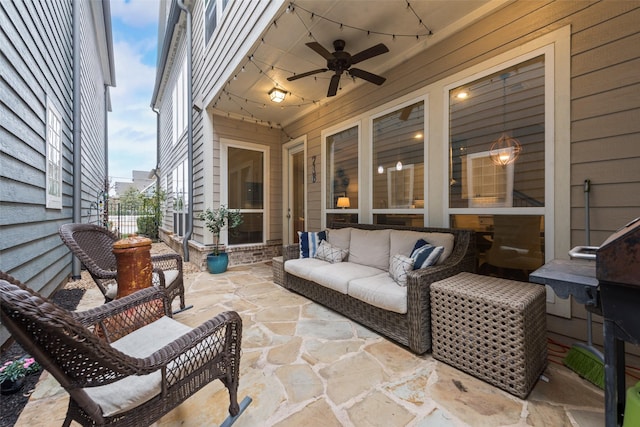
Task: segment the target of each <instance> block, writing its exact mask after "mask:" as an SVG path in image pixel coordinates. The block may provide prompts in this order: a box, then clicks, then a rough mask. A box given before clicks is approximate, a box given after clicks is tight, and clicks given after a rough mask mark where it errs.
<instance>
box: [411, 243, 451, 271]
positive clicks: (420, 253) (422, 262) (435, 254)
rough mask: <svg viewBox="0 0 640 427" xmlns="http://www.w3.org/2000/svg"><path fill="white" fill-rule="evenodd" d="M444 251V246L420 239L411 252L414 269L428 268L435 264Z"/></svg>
mask: <svg viewBox="0 0 640 427" xmlns="http://www.w3.org/2000/svg"><path fill="white" fill-rule="evenodd" d="M443 252H444V247H443V246H433V245H430V244H429V243H427V242H426V241H425V240H424V239H420V240H418V241H417V242H416V245H415V247H414V248H413V251H412V252H411V258H412V259H413V269H414V270H418V269H419V268H426V267H430V266H432V265H435V263H436V262H438V258H440V255H442V253H443Z"/></svg>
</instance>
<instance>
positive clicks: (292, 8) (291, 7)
mask: <svg viewBox="0 0 640 427" xmlns="http://www.w3.org/2000/svg"><path fill="white" fill-rule="evenodd" d="M406 4H407V9H409V10H410V11H411V12H412V13H413V14H414V15H415V16H416V18H417V20H418V24H419V25H420V26H421V27H423V28H424V29H425V30H426V32H425V33H417V34H415V33H414V34H394V33H385V32H381V31H375V30H371V29H365V28H360V27H356V26H353V25H349V24H348V23H344V22H339V21H335V20H333V19H331V18H328V17H326V16H323V15H319V14H317V13H316V12H313V11H311V10H308V9H305V8H304V7H302V6H300V5H297V4H295V2H290V3H289V4H288V5H287V7H286V8H285V10H283V11H282V12H281V13H280V14H279V15H278V16H276V17H275V19H274V20H273V21H272V23H271V24H270V25H269V28H267V30H266V32H265V35H266V34H268V32H269V30H270V29H271V28H272V27H273V28H275V29H279V28H278V20H279V19H280V18H281V17H282V16H283V15H284V14H293V15H295V16H296V17H297V18H298V19H299V20H300V21H301V23H302V24H303V25H304V26H305V28H306V29H307V34H308V37H309V38H310V39H313V40H314V41H316V42H318V41H317V40H316V38H315V37H314V35H313V33H312V32H311V29H310V28H309V27H308V26H307V24H306V22H305V21H304V20H303V17H302V16H301V15H300V13H299V11H298V9H300V10H302V11H304V12H306V13H308V14H309V18H310V20H311V21H313V20H315V19H322V20H325V21H328V22H331V23H334V24H336V25H338V26H339V28H340V30H344V28H348V29H351V30H356V31H361V32H363V33H366V35H367V37H370V36H371V35H372V34H375V35H379V36H387V37H391V39H392V40H394V41H395V40H396V38H399V37H411V38H415V39H416V41H419V40H420V38H421V37H427V36H431V35H433V32H432V31H431V29H430V28H429V27H427V26H426V25H425V24H424V22H423V20H422V18H420V16H418V14H417V12H416V11H415V9H414V8H413V6H411V3H410V2H409V1H408V0H406ZM265 43H266V42H265V38H264V36H263V37H261V38H260V45H264V44H265ZM258 49H259V46H258V47H256V50H255V51H254V52H253V53H251V54H250V55H249V56H248V57H247V62H246V63H245V64H243V65H242V68H241V72H245V71H246V69H245V65H246V64H248V63H251V64H253V65H254V66H255V67H256V68H257V69H258V73H259V74H260V75H263V76H266V77H267V78H269V80H271V81H272V82H273V84H274V85H275V86H276V87H278V82H277V81H275V80H274V79H273V78H272V77H271V76H270V75H269V74H268V73H265V72H264V70H263V69H262V68H261V67H260V66H258V64H257V62H261V61H259V60H257V59H256V58H255V53H256V51H257V50H258ZM261 63H262V64H263V65H264V66H265V67H268V68H270V69H271V71H275V70H278V71H282V72H285V73H289V74H291V75H295V74H296V73H295V72H293V71H291V70H286V69H283V68H280V67H277V66H275V65H274V64H267V63H265V62H261ZM237 78H238V76H237V74H236V75H234V76H233V80H237ZM318 78H320V79H322V80H329V79H330V78H331V77H326V78H324V77H318V76H314V81H316V82H317V81H318ZM354 81H355V79H354ZM230 85H231V81H228V82H227V84H226V86H227V87H229V86H230ZM340 89H342V85H341V87H340ZM223 92H224V93H225V94H226V95H227V96H228V99H229V101H231V102H236V101H235V99H232V96H233V97H235V98H237V99H239V100H242V101H244V103H245V104H248V103H252V104H256V105H257V106H259V107H258V108H267V106H266V104H264V102H263V101H262V100H260V101H253V100H251V99H248V98H244V97H240V96H238V95H235V94H232V93H231V92H229V91H228V90H226V89H223ZM287 94H288V96H289V98H290V99H291V98H297V99H300V100H301V101H302V102H301V103H296V104H290V105H282V104H280V105H279V106H280V108H281V109H283V108H286V107H298V108H300V107H303V106H305V105H318V106H320V105H322V104H321V103H320V101H319V100H311V101H310V102H307V101H305V100H304V98H303V97H301V96H298V95H296V94H295V93H292V92H287ZM220 102H221V98H218V100H217V101H216V103H215V104H214V107H215V106H216V105H217V104H218V103H220ZM240 111H246V110H244V109H243V108H242V107H240ZM247 113H248V114H251V113H250V112H249V111H247ZM251 116H252V117H253V114H251ZM259 122H262V121H257V120H256V123H259ZM280 127H281V126H280ZM281 128H282V127H281Z"/></svg>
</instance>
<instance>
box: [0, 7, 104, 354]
mask: <svg viewBox="0 0 640 427" xmlns="http://www.w3.org/2000/svg"><path fill="white" fill-rule="evenodd" d="M78 5H79V7H80V21H81V25H80V40H81V42H80V44H81V51H80V54H81V71H80V78H81V80H80V81H81V93H82V95H81V99H82V109H83V111H82V115H81V117H82V120H81V123H79V124H78V125H79V126H80V130H81V132H80V134H81V150H82V156H81V159H74V156H73V143H74V141H73V129H74V124H73V55H74V52H73V2H72V0H52V1H46V2H44V1H39V0H28V1H2V2H0V46H2V47H1V49H2V55H0V70H2V71H0V75H1V78H0V270H2V271H5V272H7V273H9V274H11V275H13V276H15V277H16V278H18V279H19V280H21V281H22V282H24V283H26V284H27V285H28V286H30V287H31V288H33V289H35V290H37V291H40V292H41V293H43V294H44V295H50V294H51V293H52V292H53V291H54V290H55V289H56V288H58V287H59V286H60V285H61V284H63V283H65V282H66V279H67V278H68V277H69V276H70V275H71V266H72V256H71V254H70V252H69V250H68V249H67V247H66V246H64V245H63V243H62V241H61V240H60V237H59V236H58V228H59V227H60V225H62V224H64V223H68V222H72V221H73V211H74V209H73V190H74V177H73V162H74V161H81V162H82V177H81V184H80V187H81V194H82V195H83V196H82V200H83V201H82V209H81V212H82V214H81V215H82V217H83V222H85V221H84V220H85V219H86V217H87V215H88V208H89V205H90V203H91V202H92V201H94V199H95V198H96V194H97V193H98V192H99V191H102V190H103V188H104V182H105V177H106V176H107V164H106V150H105V144H106V141H105V131H104V129H105V126H106V123H105V117H106V115H105V108H106V105H107V103H106V102H105V96H107V94H108V93H107V92H106V91H105V84H107V85H112V84H113V60H112V58H105V57H104V55H101V52H104V51H105V50H106V51H107V52H109V54H110V55H112V53H111V32H110V25H111V23H110V11H109V6H108V2H98V1H94V2H78ZM100 19H102V22H103V23H101V21H100ZM105 46H106V47H107V48H106V49H105ZM105 61H107V66H106V69H107V70H108V73H107V75H105V72H104V70H105V66H104V64H105ZM48 103H50V104H52V105H53V106H55V108H56V109H57V110H58V111H59V113H60V115H61V120H62V129H61V145H62V146H61V150H62V152H61V157H62V158H61V165H62V187H61V191H62V208H61V209H48V208H46V178H47V176H46V163H47V159H46V150H47V141H46V123H47V122H46V115H47V104H48ZM7 338H8V333H7V332H6V330H4V328H2V329H0V344H1V343H3V342H4V341H5V340H6V339H7Z"/></svg>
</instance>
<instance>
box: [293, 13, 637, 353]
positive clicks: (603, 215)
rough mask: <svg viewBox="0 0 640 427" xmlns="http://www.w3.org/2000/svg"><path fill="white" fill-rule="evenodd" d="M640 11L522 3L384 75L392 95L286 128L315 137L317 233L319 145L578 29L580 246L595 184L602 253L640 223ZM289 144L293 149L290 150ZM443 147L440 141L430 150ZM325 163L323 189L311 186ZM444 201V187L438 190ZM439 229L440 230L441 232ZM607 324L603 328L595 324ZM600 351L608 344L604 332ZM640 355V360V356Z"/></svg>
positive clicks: (354, 101) (376, 94) (383, 92)
mask: <svg viewBox="0 0 640 427" xmlns="http://www.w3.org/2000/svg"><path fill="white" fill-rule="evenodd" d="M638 22H640V2H638V1H601V2H567V1H516V2H514V3H510V4H509V5H507V6H505V7H504V8H502V9H500V10H498V11H496V12H495V13H493V14H492V15H490V16H488V17H486V18H484V19H481V20H479V21H477V22H475V23H474V24H472V25H470V26H469V27H467V28H465V29H463V30H462V31H460V32H458V33H456V34H454V35H452V36H451V37H449V38H448V39H446V40H444V41H442V42H440V43H437V44H435V45H433V46H432V47H430V48H428V49H427V50H425V51H424V52H422V53H420V54H418V55H417V56H415V57H413V58H411V59H409V60H408V61H406V62H405V63H403V64H401V65H400V66H398V67H396V68H395V69H393V70H390V71H388V72H386V73H385V77H387V81H386V82H385V84H384V85H382V86H381V87H379V88H376V89H375V90H371V88H370V85H366V84H365V85H363V86H362V87H361V88H358V89H355V90H353V91H352V92H349V93H347V94H345V95H344V96H341V97H336V99H334V100H329V102H328V103H327V104H326V105H323V106H322V107H320V108H318V109H317V110H316V111H314V112H313V113H312V114H309V115H307V116H306V117H303V118H301V119H300V120H297V121H296V122H294V123H291V124H288V125H287V126H285V132H286V134H288V135H291V136H292V137H299V136H301V135H306V136H307V141H308V159H307V170H308V171H309V177H308V182H309V183H310V184H309V186H308V195H309V222H308V227H309V228H310V229H317V228H319V227H320V224H321V199H320V197H321V186H322V185H323V182H324V177H323V173H324V169H323V156H322V155H321V153H320V144H321V140H320V135H321V132H322V130H323V129H328V128H330V127H332V126H334V125H335V124H336V123H346V122H348V120H346V118H348V117H355V116H358V115H360V114H363V113H365V112H367V111H369V110H371V109H373V108H375V107H378V106H380V105H382V104H385V103H387V102H391V101H393V100H394V99H397V98H399V97H401V96H403V95H406V94H408V93H411V92H413V91H415V90H418V89H421V88H424V87H426V86H428V85H429V84H431V83H433V82H436V81H438V80H441V79H443V78H444V77H447V76H450V75H452V74H454V73H457V72H459V71H463V70H465V69H467V68H469V67H470V66H473V65H475V64H478V63H480V62H482V61H485V60H488V59H491V58H493V57H495V56H497V55H499V54H501V53H504V52H506V51H508V50H511V49H513V48H516V47H518V46H520V45H522V44H524V43H527V42H529V41H532V40H534V39H536V38H538V37H540V36H542V35H544V34H547V33H549V32H551V31H553V30H556V29H559V28H561V27H564V26H567V25H570V26H571V34H572V36H571V160H570V161H571V182H570V183H567V185H570V186H571V218H570V220H571V246H576V245H582V244H584V240H585V237H584V236H585V233H584V231H585V216H584V206H585V205H584V192H583V182H584V180H585V179H590V180H591V182H592V192H591V200H590V204H591V226H590V228H591V240H592V244H600V243H601V242H602V241H603V240H604V239H605V238H606V237H608V236H609V235H610V234H611V233H613V232H614V231H615V230H616V229H617V228H619V227H620V226H622V225H624V224H625V223H626V222H628V221H629V220H630V219H632V218H635V217H638V216H640V168H639V167H638V165H640V144H638V141H639V140H640V101H639V99H640V97H639V94H640V72H638V70H640V26H639V25H638ZM283 142H284V141H283ZM431 143H432V144H433V143H436V144H439V143H440V142H439V141H432V142H431ZM313 156H317V159H316V170H317V178H318V180H317V183H315V184H312V183H311V179H310V173H311V158H312V157H313ZM434 188H435V190H436V191H437V192H441V191H442V190H441V188H442V187H440V186H438V185H436V186H435V187H434V186H430V193H431V194H433V190H434ZM432 225H438V224H434V223H432ZM572 308H573V310H572V312H573V315H574V318H573V319H571V320H566V319H562V318H558V317H554V316H549V319H550V321H549V329H550V330H551V331H553V332H557V333H559V334H564V335H567V336H569V337H571V338H572V339H578V340H581V341H584V340H586V325H585V322H584V318H585V317H586V315H585V311H584V307H582V306H581V305H579V304H575V303H574V304H573V306H572ZM596 321H597V322H601V319H596ZM594 330H595V338H594V339H595V342H596V343H598V344H600V343H601V342H602V339H601V337H602V334H601V325H600V324H599V323H598V324H596V326H595V329H594ZM630 351H631V352H635V353H637V352H638V350H637V349H636V348H632V349H631V350H630Z"/></svg>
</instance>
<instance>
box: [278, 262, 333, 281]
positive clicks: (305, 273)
mask: <svg viewBox="0 0 640 427" xmlns="http://www.w3.org/2000/svg"><path fill="white" fill-rule="evenodd" d="M327 265H331V263H329V262H327V261H324V260H321V259H318V258H297V259H289V260H287V261H286V262H285V263H284V271H286V272H287V273H290V274H293V275H294V276H298V277H302V278H303V279H306V280H312V279H311V271H313V270H314V269H316V268H318V267H324V266H327Z"/></svg>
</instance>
